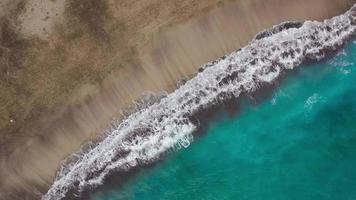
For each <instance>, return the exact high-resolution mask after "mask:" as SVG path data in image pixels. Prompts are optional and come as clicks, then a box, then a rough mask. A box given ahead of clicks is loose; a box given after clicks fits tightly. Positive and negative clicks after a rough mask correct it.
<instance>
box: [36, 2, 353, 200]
mask: <svg viewBox="0 0 356 200" xmlns="http://www.w3.org/2000/svg"><path fill="white" fill-rule="evenodd" d="M355 9H356V6H355V5H354V6H353V7H352V8H351V9H350V10H349V11H348V12H346V13H345V14H342V15H339V16H336V17H333V18H331V19H329V20H324V21H323V22H316V21H306V22H304V23H303V24H302V25H301V26H298V27H296V28H295V27H283V26H284V25H285V24H282V25H279V26H276V27H274V28H273V29H276V28H277V30H278V31H277V32H275V31H273V34H267V36H266V37H265V38H262V39H261V38H256V39H255V40H252V41H251V42H250V43H249V45H247V46H245V47H244V48H242V49H241V50H237V51H234V52H232V53H231V54H228V55H226V56H223V57H221V58H219V59H217V60H214V61H212V62H210V63H208V64H205V65H204V67H203V70H202V71H200V72H199V73H198V74H197V75H196V76H195V77H194V78H192V79H191V80H189V81H187V82H186V83H185V84H184V85H182V86H180V87H179V88H178V89H177V90H175V91H174V92H173V93H170V94H169V95H167V97H165V98H162V99H161V100H160V101H159V102H157V103H155V104H153V105H151V106H149V107H147V108H145V109H142V110H139V111H137V112H135V113H133V114H131V115H130V116H129V117H128V118H126V119H125V120H124V121H123V122H122V123H119V124H117V126H116V127H115V128H113V129H112V130H110V132H111V133H110V134H108V135H107V136H106V138H105V139H103V140H102V141H101V142H99V143H98V144H97V145H95V146H94V147H93V148H91V149H90V150H89V151H87V152H84V153H82V154H81V155H79V157H78V159H77V160H74V161H73V162H71V163H69V164H68V165H66V166H63V167H62V168H61V170H60V172H59V174H57V177H56V180H55V182H54V184H53V185H52V187H51V188H50V190H49V191H48V193H47V194H46V195H45V196H43V199H62V198H64V197H65V196H66V195H67V194H68V192H70V193H71V191H72V190H74V191H83V190H85V189H87V188H92V187H96V186H98V185H101V184H102V183H103V181H105V178H106V177H107V176H108V175H109V174H111V173H112V172H114V171H119V172H120V171H121V172H127V171H128V172H129V171H130V169H131V168H134V169H135V168H136V167H140V166H144V165H147V164H150V163H152V162H155V161H157V160H159V159H160V158H161V157H162V155H165V153H166V151H168V150H171V149H180V148H183V147H184V148H185V147H187V146H189V144H190V143H191V142H192V140H193V138H192V133H193V132H194V131H195V130H196V128H197V127H198V126H199V125H198V124H196V123H194V121H192V120H191V117H193V118H194V115H195V114H197V113H199V112H200V111H201V110H205V109H209V108H211V107H212V106H214V105H216V104H221V103H222V102H224V100H226V99H227V100H229V99H234V98H235V99H236V98H239V97H240V96H241V95H249V94H252V93H255V92H258V91H259V90H260V89H261V88H265V87H266V85H269V84H273V83H275V81H276V80H278V78H279V77H280V76H281V75H283V74H284V73H285V72H288V71H291V70H293V69H294V68H295V67H297V66H299V65H300V64H302V63H303V62H305V61H310V60H321V59H324V58H325V57H326V56H328V55H329V54H331V53H332V52H335V51H337V50H338V49H339V48H340V47H342V46H343V45H344V44H345V42H346V41H348V40H349V39H350V38H352V37H353V36H354V35H355V31H356V27H355V24H356V10H355ZM273 29H270V30H266V31H265V33H270V32H271V30H273ZM277 41H278V42H277ZM212 66H213V67H212Z"/></svg>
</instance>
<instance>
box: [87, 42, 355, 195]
mask: <svg viewBox="0 0 356 200" xmlns="http://www.w3.org/2000/svg"><path fill="white" fill-rule="evenodd" d="M242 107H243V108H242V110H241V112H240V113H238V114H237V115H236V116H234V117H227V115H226V114H224V113H222V114H221V115H219V117H217V118H216V119H215V120H213V122H212V123H211V124H210V126H209V128H208V130H207V132H206V134H205V135H203V137H201V138H198V139H196V140H195V141H194V143H193V144H191V146H190V147H188V148H187V149H183V150H180V151H179V152H175V153H173V154H171V155H169V156H168V157H167V159H166V160H165V161H164V162H162V163H159V164H158V165H157V166H156V167H154V168H152V169H145V170H143V171H142V172H140V174H139V175H138V176H137V177H136V178H134V179H133V180H131V181H129V182H128V183H127V184H126V185H124V186H123V187H122V188H117V189H116V190H108V191H105V192H97V193H95V194H93V196H92V199H95V200H114V199H115V200H117V199H170V200H172V199H219V200H222V199H254V200H258V199H264V200H266V199H273V200H278V199H281V200H282V199H283V200H284V199H298V200H300V199H356V168H355V166H356V42H351V43H350V44H349V45H347V47H346V48H345V49H344V51H342V52H341V53H339V54H338V55H337V56H335V57H334V58H332V59H330V60H327V61H323V62H320V63H316V64H311V65H308V66H303V67H301V68H300V70H299V71H298V73H296V74H294V75H292V76H290V77H288V78H287V79H286V80H284V81H283V82H282V83H281V84H280V87H279V88H278V89H276V90H275V92H274V93H273V95H272V96H271V97H270V98H268V99H266V100H264V101H263V102H262V103H260V104H258V105H256V106H253V105H244V106H242Z"/></svg>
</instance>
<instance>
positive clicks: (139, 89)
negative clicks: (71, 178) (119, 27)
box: [0, 0, 356, 199]
mask: <svg viewBox="0 0 356 200" xmlns="http://www.w3.org/2000/svg"><path fill="white" fill-rule="evenodd" d="M355 2H356V1H346V0H345V1H334V0H316V1H315V2H314V1H313V4H310V1H306V0H298V1H287V0H268V1H257V0H255V1H253V0H250V1H247V0H246V1H226V2H223V1H221V2H219V3H218V2H217V1H216V2H215V1H206V2H202V1H200V2H199V3H197V2H195V6H193V7H194V9H191V10H186V9H185V8H184V6H183V7H180V10H177V11H176V12H177V13H178V14H175V15H174V14H172V13H167V14H166V15H165V17H157V18H156V19H154V18H152V19H149V20H151V21H152V22H150V23H148V25H147V24H146V25H145V24H143V25H141V26H135V28H139V29H140V31H142V32H145V33H150V34H137V37H136V38H128V40H129V41H128V42H132V43H134V44H136V46H135V49H133V50H132V52H130V51H129V52H128V53H129V54H131V56H130V58H129V59H132V60H130V61H128V62H126V63H125V64H126V65H124V66H121V67H119V68H115V69H114V70H112V71H111V72H110V75H108V76H106V77H105V78H104V80H103V81H102V82H101V84H97V85H93V84H82V85H80V86H79V87H77V88H76V89H75V90H74V92H73V94H75V95H71V96H69V97H68V101H69V103H70V104H71V106H69V107H65V108H63V109H62V110H61V111H60V110H58V113H59V114H54V115H55V117H51V115H49V114H41V116H39V117H38V118H39V120H38V121H36V126H35V127H33V126H29V127H30V128H29V129H28V130H26V131H28V132H36V133H35V134H29V137H24V138H22V140H20V141H19V142H17V143H16V148H15V149H12V151H10V152H9V154H7V155H6V156H5V157H1V161H0V164H1V169H0V177H2V180H1V182H0V194H1V195H0V199H24V196H20V194H25V195H26V197H29V198H37V199H38V198H39V195H40V194H41V193H44V192H46V190H47V189H48V187H49V185H50V184H51V181H52V180H53V178H54V175H55V171H56V170H57V169H58V166H59V165H60V162H61V161H62V160H63V159H64V158H65V157H67V156H68V155H69V154H71V153H73V152H76V151H78V150H79V148H80V146H81V145H82V144H83V143H85V142H86V141H89V140H92V139H94V138H96V137H98V135H100V134H102V133H103V130H104V129H105V127H107V126H108V125H109V123H110V121H111V120H113V119H118V120H120V110H121V109H125V108H127V107H128V106H129V105H130V103H131V102H132V101H133V100H134V99H137V98H138V97H139V96H140V95H141V94H142V93H143V92H144V91H147V90H149V91H161V90H165V91H168V92H170V91H172V90H174V88H175V87H176V84H177V82H178V81H179V80H181V79H189V78H190V77H192V76H193V75H194V73H195V72H196V71H197V70H198V68H199V66H200V65H202V64H204V63H206V62H208V61H210V60H213V59H215V58H217V57H220V56H222V55H224V54H226V53H229V52H231V51H232V50H234V49H238V48H240V47H242V46H244V45H246V44H247V43H248V41H249V40H250V39H251V38H252V37H253V36H254V35H255V34H256V33H257V32H258V31H261V30H263V29H265V28H268V27H270V26H271V25H273V24H277V23H280V22H282V21H287V20H305V19H315V20H321V19H324V18H329V17H331V16H335V15H337V14H340V13H343V12H344V11H346V10H347V9H348V8H349V7H350V6H351V4H352V3H355ZM190 3H192V2H189V1H187V2H185V6H188V7H189V6H190ZM147 4H149V3H147ZM162 4H163V3H162ZM196 4H199V5H196ZM156 6H157V5H156ZM162 6H163V8H165V6H168V7H169V6H170V4H169V3H166V4H164V5H162ZM158 7H159V6H158ZM180 12H182V16H183V17H176V15H179V13H180ZM120 14H122V15H125V13H119V14H117V15H120ZM163 15H164V14H163ZM169 17H170V18H169ZM141 19H142V18H141ZM132 20H134V19H132ZM136 20H139V19H136ZM156 20H157V21H156ZM135 23H136V22H135V21H133V22H132V24H135ZM128 29H130V28H128ZM84 43H85V41H84ZM112 48H113V49H115V47H112ZM116 48H117V47H116ZM116 51H119V50H115V51H114V52H116ZM132 55H134V56H132ZM107 59H109V60H105V62H106V63H107V65H108V66H107V67H108V68H109V69H111V68H112V67H111V65H117V64H118V63H121V60H122V59H125V56H123V55H122V54H115V53H113V54H112V57H110V58H107ZM99 62H100V60H99ZM88 64H90V63H88ZM92 64H93V65H95V64H96V63H95V62H94V63H92ZM60 108H61V107H59V108H58V109H60ZM48 116H50V117H48Z"/></svg>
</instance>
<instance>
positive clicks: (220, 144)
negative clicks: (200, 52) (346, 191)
mask: <svg viewBox="0 0 356 200" xmlns="http://www.w3.org/2000/svg"><path fill="white" fill-rule="evenodd" d="M355 33H356V6H354V7H352V8H351V9H350V10H349V11H347V12H346V13H345V14H342V15H339V16H336V17H333V18H331V19H328V20H324V21H322V22H318V21H305V22H285V23H282V24H279V25H276V26H273V27H272V28H270V29H267V30H265V31H262V32H260V33H259V34H257V35H256V37H255V38H254V39H252V40H251V42H250V43H249V44H248V45H247V46H245V47H243V48H241V49H238V50H235V51H233V52H232V53H230V54H228V55H225V56H222V57H220V58H218V59H216V60H214V61H211V62H209V63H207V64H205V65H202V66H201V67H200V68H199V70H198V73H197V74H195V76H194V77H193V78H192V79H190V80H188V81H186V82H184V83H183V84H182V85H180V86H179V87H178V88H177V89H176V90H175V91H174V92H172V93H169V94H167V95H166V96H163V97H161V98H159V99H158V100H154V101H151V100H150V99H152V98H151V97H147V98H144V99H142V100H141V101H139V102H137V101H136V103H134V104H135V105H136V106H137V110H136V111H134V112H133V113H132V114H130V115H129V116H127V117H126V118H125V119H124V120H122V121H120V122H119V121H113V122H112V127H111V128H108V129H107V131H106V132H105V134H103V137H102V139H101V140H99V141H98V142H95V143H91V144H88V145H89V146H88V145H87V147H86V148H83V149H82V151H79V152H77V153H75V154H73V155H72V156H70V157H68V158H67V159H66V160H65V161H64V162H63V165H62V166H61V167H60V168H59V170H58V172H57V174H56V178H55V180H54V183H53V184H52V185H51V187H50V189H49V190H48V192H47V193H46V194H45V195H44V196H43V197H42V199H43V200H49V199H51V200H54V199H63V198H66V199H86V200H87V199H88V198H94V199H106V198H108V199H110V198H111V196H113V199H135V198H136V199H157V198H163V199H164V198H180V199H196V198H199V199H208V198H218V199H223V198H225V197H224V196H219V195H222V194H224V195H226V198H238V196H234V195H240V196H242V197H239V198H244V196H246V195H248V194H250V195H257V194H258V192H260V193H259V194H260V195H261V197H262V196H263V197H266V195H267V193H270V192H272V193H275V192H277V191H279V190H282V191H283V188H284V187H286V188H285V189H287V188H289V189H291V190H293V191H294V192H295V194H296V195H298V194H303V193H302V192H300V191H299V190H303V189H304V188H303V187H302V186H304V185H307V183H308V181H310V182H312V181H311V180H309V179H308V178H309V177H310V176H311V175H310V174H308V173H312V172H314V173H316V172H315V171H323V170H319V168H322V167H324V165H319V168H318V165H316V167H315V165H311V166H310V164H311V163H312V161H313V159H315V160H318V159H320V160H322V159H321V158H319V157H318V156H320V154H322V153H330V152H331V151H330V149H326V150H325V149H324V148H326V146H327V145H329V143H331V142H333V141H334V140H341V141H342V142H340V141H339V143H340V145H341V146H342V148H345V147H344V146H343V145H344V144H347V142H349V141H353V139H352V138H351V139H350V138H348V137H351V136H349V135H346V136H344V135H343V134H350V131H352V130H354V129H353V126H352V121H353V120H354V119H355V115H354V107H353V100H354V99H353V94H354V91H355V88H353V87H354V86H355V85H356V84H355V81H354V79H355V77H354V76H355V74H354V69H353V67H354V66H353V60H352V59H353V57H355V55H354V54H353V52H354V50H352V49H355V47H354V45H355V44H354V43H351V44H349V45H348V46H347V47H346V49H344V51H343V52H342V53H339V55H337V56H336V57H334V58H332V59H329V60H328V61H321V60H322V59H323V58H330V55H331V53H335V52H337V50H340V48H342V47H343V44H345V43H347V41H348V39H350V38H351V37H352V36H354V35H355ZM317 60H319V61H320V62H319V63H316V64H309V65H304V66H301V64H303V63H306V62H309V63H310V61H317ZM291 72H293V73H291ZM286 75H287V76H286ZM283 77H287V78H283ZM281 80H283V81H281ZM276 85H277V86H278V87H276V88H277V89H276V90H273V91H274V92H275V93H274V94H273V95H272V96H271V98H270V99H268V98H266V99H263V101H262V102H261V100H260V99H258V101H256V105H253V103H251V102H254V101H246V102H244V101H242V100H241V99H243V98H244V97H246V96H251V94H262V93H265V91H267V90H266V88H268V91H269V89H270V88H271V86H276ZM153 99H156V98H153ZM233 99H237V100H236V101H239V104H241V111H240V112H238V114H236V116H234V117H228V115H227V113H220V114H219V116H216V117H215V118H213V121H212V122H211V123H209V125H205V124H206V121H205V120H204V119H203V120H201V121H197V120H196V119H197V117H198V119H200V118H199V115H200V114H201V113H204V112H206V111H209V110H211V109H214V108H215V107H219V106H220V105H222V104H224V103H226V102H229V101H230V100H233ZM146 100H148V101H146ZM140 102H142V104H141V103H140ZM249 102H250V103H249ZM339 112H340V113H339ZM229 113H230V112H229ZM212 117H213V116H210V115H207V116H205V119H212ZM205 129H207V130H205ZM346 129H347V130H346ZM197 130H204V131H205V132H204V133H202V136H201V137H196V136H194V133H196V131H197ZM339 132H341V133H340V134H339ZM327 133H328V134H329V135H328V134H327ZM323 136H324V137H323ZM331 136H333V137H341V136H342V137H345V138H344V139H343V140H342V139H339V138H333V137H331ZM318 139H319V140H321V141H319V140H318ZM327 139H329V140H330V141H328V140H327ZM324 140H325V141H324ZM345 141H346V143H345ZM328 142H329V143H328ZM192 143H193V145H191V144H192ZM318 145H326V146H318ZM350 145H351V146H352V144H350ZM308 147H309V148H310V149H309V150H308ZM346 147H349V146H348V145H346ZM319 148H320V149H319ZM346 149H347V148H346ZM347 150H348V149H347ZM345 151H346V150H345ZM169 152H175V153H169ZM167 153H168V155H167ZM350 155H352V153H350ZM324 156H329V155H328V154H327V155H324ZM327 158H329V157H327ZM162 159H163V160H164V162H157V161H161V160H162ZM303 159H304V160H303ZM330 159H331V158H330ZM336 160H337V159H336ZM336 160H331V161H330V160H328V161H329V162H330V163H332V164H335V163H338V162H339V161H338V160H337V161H338V162H336ZM351 160H353V159H351ZM286 161H288V162H286ZM323 161H324V160H323ZM325 162H326V161H325ZM303 163H304V164H306V165H307V166H308V170H305V171H303V170H302V169H306V166H305V165H303ZM293 164H294V165H293ZM152 165H154V167H153V168H150V169H149V168H148V167H147V166H152ZM346 166H352V165H349V164H347V165H346ZM293 167H294V168H295V169H293ZM298 167H299V168H298ZM309 168H310V169H309ZM137 169H144V170H138V171H139V172H141V173H140V174H138V175H137V173H136V172H137ZM331 169H332V167H331ZM172 170H173V171H172ZM249 170H251V171H249ZM325 170H326V171H328V173H331V172H330V169H329V168H326V169H325ZM339 170H341V171H342V172H345V171H346V172H348V173H349V171H350V170H348V171H347V170H346V169H343V168H342V169H339ZM332 172H333V171H332ZM117 173H119V174H124V175H125V176H118V178H119V179H121V180H120V181H119V182H120V183H124V184H125V185H124V187H121V186H120V188H117V189H114V190H113V191H108V190H102V188H104V187H105V186H106V185H107V183H109V182H110V181H108V180H110V178H111V179H113V177H115V174H117ZM318 173H320V172H318ZM130 174H135V175H136V176H135V178H134V179H130V180H129V182H128V180H127V176H126V175H130ZM293 174H294V176H295V177H298V178H300V179H301V180H300V182H297V181H296V180H295V182H293V181H292V180H293V179H292V177H288V176H289V175H293ZM343 175H344V174H343ZM351 175H352V174H351V173H349V174H347V176H348V177H347V179H348V180H349V178H350V176H351ZM303 176H304V178H303ZM108 177H109V178H108ZM162 177H165V178H162ZM318 177H319V178H320V179H322V178H324V176H323V175H322V174H321V175H319V176H318ZM337 178H339V177H337ZM225 179H226V180H225ZM273 180H274V181H273ZM351 180H353V179H352V178H351ZM270 181H271V182H270ZM288 181H292V182H291V183H290V184H289V183H288ZM319 181H321V182H323V181H324V180H319ZM119 182H118V183H117V184H118V185H119ZM277 183H278V184H279V185H278V184H277ZM302 183H303V184H302ZM304 183H305V184H304ZM324 183H326V181H324ZM332 183H334V182H332ZM273 184H275V186H274V187H275V188H267V186H268V187H272V186H273ZM310 184H312V183H310ZM114 185H115V183H114ZM339 185H341V184H340V183H339V182H335V186H339ZM352 185H356V184H352V183H351V184H350V186H352ZM98 187H99V188H98ZM299 187H301V188H299ZM328 187H329V186H328ZM306 188H311V187H310V186H307V187H306ZM333 188H334V187H333ZM225 190H226V191H225ZM254 190H255V191H254ZM264 190H265V193H266V194H265V193H263V191H264ZM90 191H106V192H104V193H103V192H99V193H96V192H94V195H91V196H93V197H88V198H87V197H86V194H88V192H89V194H90ZM350 191H351V190H350ZM321 193H322V194H324V193H323V192H320V194H321ZM81 194H83V195H81ZM281 194H291V193H290V192H288V191H287V192H284V193H281ZM117 195H118V196H117ZM194 195H195V196H194ZM246 198H249V199H250V198H253V199H256V198H257V197H249V196H247V197H246ZM273 198H274V199H276V197H273ZM281 198H283V197H281Z"/></svg>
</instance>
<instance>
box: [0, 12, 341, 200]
mask: <svg viewBox="0 0 356 200" xmlns="http://www.w3.org/2000/svg"><path fill="white" fill-rule="evenodd" d="M335 12H336V11H335ZM337 12H338V11H337ZM313 14H314V13H313ZM326 15H327V14H326ZM326 15H325V18H326ZM303 17H308V16H303ZM320 18H324V16H322V17H320ZM207 20H208V21H209V20H211V19H209V17H207ZM198 21H199V20H198ZM222 21H225V19H223V20H222ZM272 21H273V20H272ZM283 21H284V20H283ZM242 22H243V21H242ZM189 23H191V24H193V25H194V23H197V22H189ZM189 23H188V24H189ZM269 23H271V22H267V23H266V24H267V25H265V26H268V25H270V24H269ZM182 26H183V28H179V29H180V30H183V31H182V32H185V30H184V29H185V28H184V25H182ZM190 26H191V25H187V26H186V27H189V28H186V29H188V30H189V29H190ZM194 26H195V25H194ZM255 28H256V27H255ZM258 28H260V27H257V28H256V29H258ZM172 30H174V27H173V28H172ZM173 32H175V31H173ZM197 32H198V34H197V35H200V33H199V31H197ZM211 32H213V33H214V31H211ZM171 34H173V36H172V35H171ZM176 34H177V33H172V32H171V33H169V31H168V32H164V33H163V35H166V36H162V34H158V35H160V36H158V37H163V38H164V37H165V38H166V39H167V38H168V39H167V40H168V41H170V40H173V39H172V38H175V37H178V38H179V36H177V35H176ZM214 34H216V32H215V33H214ZM178 35H179V34H178ZM183 35H184V34H183ZM247 35H249V37H250V38H252V36H253V35H254V34H253V32H252V31H251V33H247ZM182 37H183V38H184V37H186V36H182ZM247 38H248V37H246V38H244V39H242V41H244V42H245V43H247V41H248V39H247ZM227 40H228V39H227ZM246 40H247V41H246ZM203 41H204V40H203ZM205 41H206V40H205ZM244 42H241V43H242V44H243V43H244ZM214 44H215V43H212V44H211V45H212V46H214ZM155 45H156V46H155ZM155 45H153V46H155V47H148V49H153V50H152V52H150V51H148V50H147V49H146V50H145V51H146V52H149V53H146V54H144V53H140V54H143V55H140V57H141V61H142V63H143V64H142V65H144V66H147V67H144V68H143V69H142V68H140V67H137V66H130V67H127V68H124V69H121V70H119V71H118V72H117V73H116V74H115V73H114V74H113V75H112V77H111V78H109V79H107V80H106V81H104V83H103V85H102V87H103V88H104V89H102V90H99V92H98V93H97V94H95V95H93V96H92V97H91V98H90V99H89V100H87V101H86V102H85V105H84V106H78V107H79V108H78V107H76V108H74V109H73V110H72V112H69V113H68V114H67V115H65V117H64V120H63V119H62V120H58V121H57V122H55V124H50V127H51V129H57V130H58V132H57V133H54V134H53V135H51V137H53V138H41V139H40V140H34V141H33V142H32V144H31V143H30V144H28V147H24V148H23V149H20V150H18V151H17V153H15V154H13V155H12V156H9V159H14V160H15V159H16V160H15V161H14V160H10V163H6V164H5V163H4V164H2V172H1V177H9V178H8V179H7V180H9V181H13V183H11V184H10V185H8V186H10V187H9V188H11V189H13V188H14V187H15V188H16V189H15V191H17V189H18V191H21V190H22V189H21V187H24V188H23V189H25V190H30V191H31V190H32V189H33V186H34V185H35V187H38V188H41V187H42V188H43V189H41V190H42V191H45V190H46V188H47V187H48V185H49V184H50V182H51V179H53V176H54V171H55V170H56V169H57V168H58V165H59V163H60V162H61V160H62V159H63V157H66V156H67V155H68V154H70V153H72V152H75V151H76V150H78V148H79V145H80V144H82V143H83V142H84V141H86V140H91V139H93V138H95V137H96V136H97V134H100V133H101V131H100V130H103V129H104V128H105V127H106V126H107V124H106V123H108V121H109V120H110V118H112V116H117V115H118V112H117V111H113V110H111V109H113V108H115V109H117V107H120V108H125V107H127V106H128V105H129V104H130V102H131V101H132V100H134V99H137V97H139V95H140V94H141V93H142V92H143V91H144V90H152V91H159V90H167V91H172V90H173V89H174V88H175V86H176V85H175V84H176V82H177V81H178V80H180V79H181V78H190V77H191V76H192V74H193V73H195V72H196V70H197V69H196V67H198V66H199V65H200V64H203V63H205V62H206V61H208V60H206V59H207V57H212V54H208V53H204V52H203V53H201V54H202V55H203V56H200V57H199V56H197V55H194V54H193V55H194V56H193V58H197V59H191V60H190V61H188V62H190V64H188V63H182V61H178V60H179V56H182V55H183V54H184V52H182V50H179V51H178V50H177V49H176V48H177V46H178V44H173V45H171V46H169V45H168V47H166V49H165V48H164V47H162V44H160V43H159V42H158V44H155ZM179 45H181V44H179ZM233 45H236V44H233ZM148 46H150V45H148ZM183 46H184V42H183ZM197 46H198V45H197ZM239 47H241V46H238V45H236V46H235V48H239ZM167 48H168V49H167ZM157 49H161V50H159V52H158V53H157ZM183 49H188V48H187V47H184V48H183ZM229 50H230V49H229V47H227V48H226V49H223V50H221V51H220V52H225V51H229ZM162 51H164V52H163V53H162ZM176 51H178V56H177V57H176V58H172V54H173V53H174V52H176ZM192 51H195V49H194V48H193V49H192ZM208 51H209V52H214V51H212V50H208ZM157 54H158V56H157ZM216 55H220V53H219V52H214V53H213V56H215V57H219V56H216ZM155 56H156V57H155ZM220 56H221V55H220ZM163 57H165V58H169V59H170V61H171V63H169V62H168V61H169V60H168V61H167V63H164V62H162V63H163V64H162V63H157V60H161V59H163ZM153 58H154V59H153ZM210 59H211V58H210ZM182 60H185V61H186V60H189V59H182ZM200 61H204V62H203V63H200V64H199V65H196V64H197V63H196V62H200ZM152 63H153V64H152ZM178 65H179V66H180V65H182V66H184V67H185V68H179V67H172V66H178ZM167 66H171V67H167ZM191 66H194V67H195V68H194V67H191ZM161 69H167V70H168V71H167V70H166V71H164V70H163V71H162V72H160V70H161ZM177 70H178V71H177ZM162 73H163V74H162ZM160 75H162V76H160ZM117 76H118V77H119V78H117ZM145 76H148V77H150V79H147V78H145ZM121 77H122V78H121ZM130 77H131V78H132V77H135V78H136V80H134V81H132V80H130ZM137 82H139V83H137ZM127 83H130V84H131V83H132V85H130V86H129V87H126V88H125V87H123V85H125V84H127ZM142 89H143V90H142ZM123 91H124V92H123ZM125 95H131V96H129V97H128V98H127V97H124V96H125ZM122 98H125V100H123V101H122V102H120V103H119V105H117V104H113V102H115V101H117V100H118V99H120V100H122ZM108 99H109V101H108ZM98 102H101V104H99V106H95V104H96V103H98ZM92 109H94V111H93V110H92ZM95 109H97V110H96V111H95ZM97 114H99V116H98V115H97ZM88 117H89V118H88ZM97 117H98V118H99V119H98V118H97ZM119 120H120V119H119ZM97 121H100V122H97ZM101 123H103V124H101ZM99 124H100V125H99ZM63 129H64V131H63ZM73 133H74V135H75V136H74V138H75V139H74V141H72V142H70V141H71V140H73V139H72V137H73ZM61 138H62V139H61ZM68 142H70V143H68ZM53 146H54V147H53ZM52 148H53V149H52ZM28 150H29V151H28ZM58 150H59V151H60V152H58ZM39 152H40V154H39ZM44 152H46V153H45V154H44ZM22 154H23V155H22ZM23 158H26V159H23ZM11 162H14V163H11ZM49 162H50V163H49ZM49 165H51V167H49ZM10 168H14V169H10ZM25 168H29V169H28V170H29V171H30V172H31V173H30V174H23V173H24V172H23V171H24V169H25ZM8 172H10V173H9V174H6V175H4V176H3V174H4V173H8ZM11 172H13V173H11ZM33 183H35V184H33ZM3 184H8V183H3ZM12 184H13V185H12ZM32 184H33V185H32ZM9 188H7V186H6V185H1V190H3V191H5V192H4V193H3V192H1V194H5V195H6V193H8V192H9V191H11V190H8V189H9ZM1 198H6V197H1Z"/></svg>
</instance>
